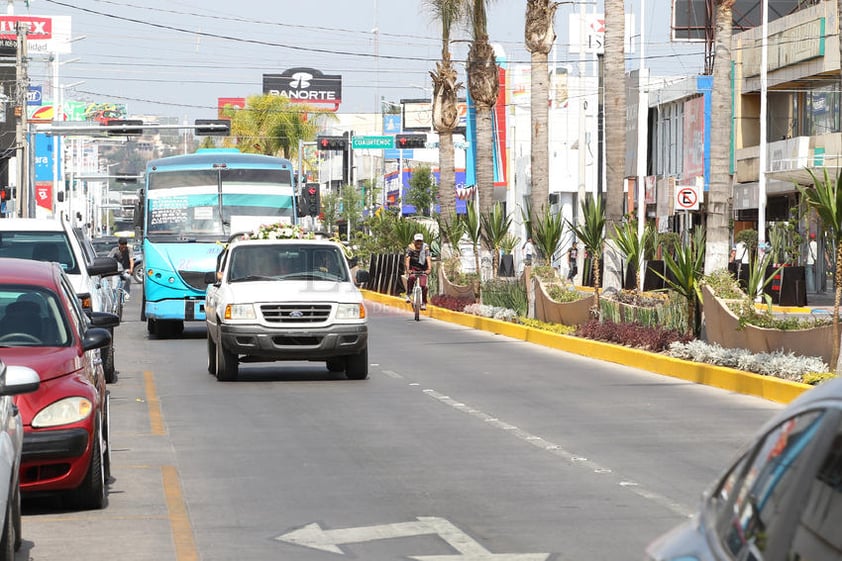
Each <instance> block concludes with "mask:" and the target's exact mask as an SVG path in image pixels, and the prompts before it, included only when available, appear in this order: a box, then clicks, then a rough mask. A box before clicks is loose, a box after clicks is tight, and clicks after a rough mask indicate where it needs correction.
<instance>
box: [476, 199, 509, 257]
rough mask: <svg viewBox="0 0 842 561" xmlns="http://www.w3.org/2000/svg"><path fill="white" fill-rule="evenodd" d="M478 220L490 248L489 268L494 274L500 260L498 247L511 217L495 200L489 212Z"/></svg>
mask: <svg viewBox="0 0 842 561" xmlns="http://www.w3.org/2000/svg"><path fill="white" fill-rule="evenodd" d="M480 222H481V223H482V237H483V239H484V240H485V243H486V245H487V246H488V247H490V248H491V268H492V271H494V272H495V273H494V274H496V271H497V267H498V265H499V261H500V248H501V246H502V243H503V240H504V239H505V237H506V236H507V235H508V234H509V226H511V224H512V219H511V217H510V216H509V215H508V214H506V211H504V210H503V205H502V204H501V203H499V202H497V203H494V206H493V207H492V208H491V212H489V213H487V214H483V215H481V216H480Z"/></svg>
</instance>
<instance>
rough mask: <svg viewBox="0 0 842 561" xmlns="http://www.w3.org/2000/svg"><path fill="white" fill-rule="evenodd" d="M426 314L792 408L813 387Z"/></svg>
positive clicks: (384, 300)
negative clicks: (791, 402) (793, 402)
mask: <svg viewBox="0 0 842 561" xmlns="http://www.w3.org/2000/svg"><path fill="white" fill-rule="evenodd" d="M362 292H363V296H364V297H365V299H366V300H370V301H372V302H379V303H381V304H386V305H388V306H393V307H396V308H403V309H407V310H409V309H410V306H409V304H407V303H406V302H404V301H403V299H402V298H398V297H395V296H388V295H386V294H380V293H378V292H372V291H369V290H363V291H362ZM426 315H428V316H430V317H432V318H435V319H440V320H442V321H446V322H449V323H455V324H457V325H462V326H465V327H470V328H473V329H480V330H483V331H488V332H491V333H495V334H499V335H505V336H506V337H511V338H513V339H520V340H521V341H526V342H529V343H534V344H536V345H541V346H544V347H549V348H552V349H556V350H559V351H565V352H569V353H573V354H577V355H581V356H586V357H589V358H595V359H598V360H604V361H607V362H613V363H616V364H623V365H626V366H631V367H633V368H639V369H641V370H647V371H649V372H653V373H655V374H661V375H663V376H670V377H672V378H679V379H681V380H687V381H688V382H693V383H696V384H704V385H707V386H714V387H717V388H721V389H724V390H728V391H732V392H736V393H740V394H745V395H753V396H757V397H761V398H763V399H768V400H769V401H775V402H778V403H789V402H790V401H792V400H793V399H795V398H796V397H798V396H799V395H801V394H802V393H804V392H805V391H807V390H809V389H810V388H812V387H813V386H811V385H809V384H802V383H800V382H791V381H789V380H783V379H781V378H775V377H773V376H762V375H760V374H754V373H751V372H743V371H742V370H736V369H734V368H726V367H724V366H714V365H711V364H703V363H701V362H692V361H689V360H682V359H678V358H673V357H668V356H665V355H661V354H658V353H650V352H648V351H643V350H640V349H631V348H629V347H623V346H620V345H614V344H611V343H605V342H602V341H594V340H591V339H584V338H582V337H574V336H571V335H559V334H556V333H550V332H548V331H544V330H542V329H535V328H532V327H526V326H524V325H519V324H516V323H511V322H507V321H500V320H495V319H491V318H483V317H479V316H475V315H472V314H465V313H462V312H454V311H451V310H447V309H445V308H439V307H436V306H428V307H427V312H426Z"/></svg>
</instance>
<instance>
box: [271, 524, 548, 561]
mask: <svg viewBox="0 0 842 561" xmlns="http://www.w3.org/2000/svg"><path fill="white" fill-rule="evenodd" d="M429 534H434V535H438V536H439V537H440V538H441V539H442V540H444V541H445V542H447V543H448V544H449V545H450V546H451V547H452V548H453V549H455V550H456V551H458V552H459V555H422V556H417V557H410V559H416V560H418V561H445V560H449V561H456V560H461V561H545V560H546V559H547V558H548V557H549V556H550V554H549V553H524V554H517V553H502V554H494V553H491V552H490V551H488V550H487V549H485V548H484V547H482V546H481V545H480V544H479V543H478V542H477V541H475V540H474V539H473V538H471V536H469V535H467V534H466V533H465V532H463V531H462V530H460V529H459V528H457V527H456V526H454V525H453V524H452V523H451V522H450V521H448V520H445V519H444V518H438V517H435V516H419V517H418V518H417V520H416V521H415V522H398V523H394V524H379V525H376V526H358V527H356V528H338V529H336V530H325V529H323V528H322V527H321V526H320V525H319V524H318V523H317V522H314V523H312V524H307V525H306V526H303V527H301V528H298V529H296V530H292V531H291V532H287V533H286V534H283V535H280V536H276V537H275V539H276V540H277V541H282V542H287V543H291V544H295V545H300V546H303V547H309V548H311V549H318V550H320V551H327V552H329V553H338V554H339V555H344V554H345V552H344V551H343V550H342V549H341V548H340V547H339V546H340V545H347V544H352V543H362V542H368V541H375V540H386V539H393V538H405V537H411V536H423V535H429Z"/></svg>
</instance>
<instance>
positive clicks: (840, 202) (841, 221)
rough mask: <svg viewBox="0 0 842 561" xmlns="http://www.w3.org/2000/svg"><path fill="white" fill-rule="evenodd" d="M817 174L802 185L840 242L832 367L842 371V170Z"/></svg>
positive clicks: (834, 278)
mask: <svg viewBox="0 0 842 561" xmlns="http://www.w3.org/2000/svg"><path fill="white" fill-rule="evenodd" d="M807 171H809V172H810V175H811V176H812V177H813V187H812V188H803V187H799V188H798V190H799V191H800V192H801V196H802V197H803V198H804V200H805V201H806V202H807V205H808V206H810V207H812V208H813V209H815V211H816V214H818V215H819V218H821V220H822V224H823V225H824V228H825V230H826V231H827V233H828V234H830V239H831V240H833V243H834V244H836V247H835V248H834V249H835V254H836V271H835V273H834V277H833V286H835V287H836V290H835V293H834V295H833V354H832V355H831V360H830V367H831V368H835V369H836V371H837V372H839V302H840V300H842V173H840V174H839V175H837V176H836V180H835V181H834V180H832V179H831V178H830V175H829V174H828V172H827V168H825V169H824V177H823V179H821V180H819V179H818V178H817V177H816V176H815V175H814V174H813V172H812V170H807Z"/></svg>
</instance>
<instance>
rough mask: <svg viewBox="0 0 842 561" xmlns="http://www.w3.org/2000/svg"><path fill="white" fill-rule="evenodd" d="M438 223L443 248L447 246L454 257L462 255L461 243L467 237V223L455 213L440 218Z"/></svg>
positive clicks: (437, 219)
mask: <svg viewBox="0 0 842 561" xmlns="http://www.w3.org/2000/svg"><path fill="white" fill-rule="evenodd" d="M436 221H437V222H438V225H439V236H440V237H441V243H442V246H444V244H447V245H448V246H450V249H451V253H452V254H453V255H459V254H460V253H461V250H460V249H459V242H460V241H462V237H463V236H464V235H465V223H464V222H463V221H462V220H461V219H460V218H459V215H458V214H456V213H455V212H451V213H450V215H449V216H438V217H437V218H436Z"/></svg>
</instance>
